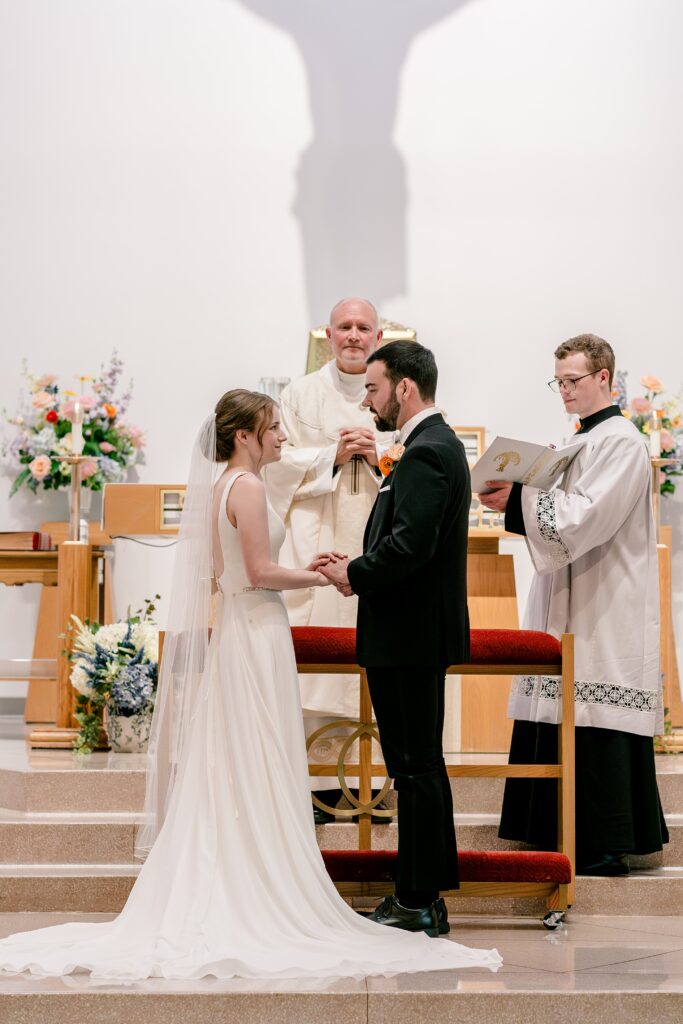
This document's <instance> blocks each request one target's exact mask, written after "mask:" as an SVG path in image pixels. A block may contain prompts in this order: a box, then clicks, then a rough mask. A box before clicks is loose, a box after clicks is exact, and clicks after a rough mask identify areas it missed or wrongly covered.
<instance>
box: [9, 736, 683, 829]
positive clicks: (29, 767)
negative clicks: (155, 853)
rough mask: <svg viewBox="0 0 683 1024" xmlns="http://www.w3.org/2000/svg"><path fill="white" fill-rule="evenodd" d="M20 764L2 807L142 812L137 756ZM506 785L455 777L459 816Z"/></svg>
mask: <svg viewBox="0 0 683 1024" xmlns="http://www.w3.org/2000/svg"><path fill="white" fill-rule="evenodd" d="M22 747H23V744H22ZM22 753H23V751H22ZM42 754H45V755H48V756H46V757H41V755H42ZM497 758H498V759H499V760H502V761H504V760H505V758H504V757H501V756H500V755H497ZM461 759H462V760H464V757H463V758H461ZM480 759H481V758H480ZM16 760H17V762H18V763H17V764H16V765H14V764H12V763H11V762H9V763H8V760H7V759H5V760H4V761H0V807H4V808H8V809H10V810H16V811H36V812H58V811H70V812H125V811H128V812H136V811H140V810H141V809H142V804H143V799H144V789H145V777H144V767H143V760H142V759H141V758H140V757H139V756H137V755H129V754H93V755H92V756H91V757H90V758H88V759H85V760H84V762H83V763H80V762H78V761H76V759H75V758H74V757H73V755H71V754H69V753H68V752H66V751H33V752H31V753H30V754H29V755H28V756H26V755H23V757H21V758H20V757H17V758H16ZM656 761H657V780H658V784H659V792H660V795H661V799H662V806H663V808H664V813H665V814H667V815H668V814H683V755H680V754H679V755H664V754H663V755H659V756H658V757H657V759H656ZM503 785H504V782H503V780H502V779H487V778H472V779H453V780H452V787H453V799H454V805H455V810H456V813H458V814H496V813H499V812H500V807H501V803H502V797H503Z"/></svg>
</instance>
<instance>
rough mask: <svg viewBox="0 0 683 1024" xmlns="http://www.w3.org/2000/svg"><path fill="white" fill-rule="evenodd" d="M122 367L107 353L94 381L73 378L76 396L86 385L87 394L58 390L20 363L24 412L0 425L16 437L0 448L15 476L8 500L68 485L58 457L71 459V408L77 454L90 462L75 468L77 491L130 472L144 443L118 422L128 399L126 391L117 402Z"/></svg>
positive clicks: (52, 378)
mask: <svg viewBox="0 0 683 1024" xmlns="http://www.w3.org/2000/svg"><path fill="white" fill-rule="evenodd" d="M122 372H123V363H122V361H121V360H120V359H119V357H118V355H117V354H116V350H114V352H113V353H112V357H111V360H110V363H109V367H108V368H106V369H105V367H104V366H102V368H101V371H100V375H99V377H96V378H93V377H79V378H78V379H79V381H80V386H81V390H82V391H83V390H84V388H85V386H86V384H90V385H91V391H92V394H86V393H83V394H77V393H76V392H75V391H67V390H60V388H59V385H58V384H57V378H56V377H55V376H54V375H53V374H51V373H47V374H43V376H42V377H36V376H35V375H34V374H32V373H31V372H30V371H29V370H28V368H27V366H26V363H25V362H24V363H23V366H22V376H23V377H24V379H25V380H26V382H27V385H28V389H29V393H30V407H24V408H23V409H22V410H21V411H20V413H19V414H18V415H16V416H11V417H10V416H8V415H7V413H6V412H5V419H6V420H7V422H8V423H10V424H11V425H12V426H13V427H16V434H15V436H14V437H13V439H12V440H11V441H9V442H7V441H6V442H5V443H4V444H3V455H4V456H5V457H6V458H8V461H9V462H10V464H11V465H13V466H14V467H15V468H18V469H19V473H18V475H17V477H16V478H15V480H14V483H13V484H12V488H11V490H10V497H11V496H12V495H13V494H16V493H17V491H18V490H19V489H20V488H21V487H23V486H26V487H28V489H29V490H31V491H33V493H34V494H35V493H36V492H37V490H38V488H39V487H42V488H43V489H44V490H47V491H49V490H60V489H62V488H65V487H67V486H68V485H69V483H70V481H71V466H70V465H69V464H68V463H67V462H64V457H65V456H67V455H70V454H71V448H72V436H71V417H72V416H73V413H74V402H75V401H76V400H78V402H79V403H80V405H81V408H82V409H83V438H84V441H85V444H84V447H83V454H84V455H85V456H90V457H89V458H86V461H85V462H84V463H82V465H81V480H82V486H83V487H87V488H89V489H90V490H92V491H100V490H102V488H103V486H104V484H105V483H108V482H109V481H112V482H119V481H121V480H123V479H124V478H125V476H126V472H127V470H128V469H130V468H131V466H133V465H135V463H136V462H137V461H138V460H140V457H141V456H140V453H141V450H142V448H143V447H144V443H145V441H144V437H143V434H142V431H141V430H140V428H139V427H134V426H129V425H127V424H126V423H125V422H124V421H123V418H122V417H123V416H124V414H125V412H126V410H127V408H128V404H129V402H130V397H131V388H132V382H131V384H130V385H129V387H128V390H127V391H126V392H125V393H124V394H122V395H120V396H118V397H117V392H118V389H119V384H120V379H121V374H122Z"/></svg>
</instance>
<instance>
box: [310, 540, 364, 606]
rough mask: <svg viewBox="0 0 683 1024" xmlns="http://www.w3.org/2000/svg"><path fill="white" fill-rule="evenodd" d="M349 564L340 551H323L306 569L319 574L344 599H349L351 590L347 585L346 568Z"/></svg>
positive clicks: (347, 557) (348, 584) (347, 558)
mask: <svg viewBox="0 0 683 1024" xmlns="http://www.w3.org/2000/svg"><path fill="white" fill-rule="evenodd" d="M348 564H349V556H348V555H343V554H342V553H341V551H323V552H321V553H320V554H318V555H316V556H315V558H314V559H313V561H312V562H311V564H310V565H307V566H306V568H307V569H309V570H310V571H311V572H319V573H322V575H323V576H324V577H325V578H326V579H327V580H328V582H329V583H331V584H333V585H334V586H335V587H336V588H337V590H338V591H339V593H340V594H343V595H344V597H351V595H352V594H353V590H352V589H351V584H350V583H349V577H348V575H347V572H346V567H347V565H348Z"/></svg>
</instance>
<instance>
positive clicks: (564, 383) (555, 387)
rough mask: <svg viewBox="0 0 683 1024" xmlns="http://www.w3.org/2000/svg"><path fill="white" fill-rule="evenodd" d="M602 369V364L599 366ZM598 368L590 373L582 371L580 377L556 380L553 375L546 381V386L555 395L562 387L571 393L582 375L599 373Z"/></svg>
mask: <svg viewBox="0 0 683 1024" xmlns="http://www.w3.org/2000/svg"><path fill="white" fill-rule="evenodd" d="M604 369H605V367H604V366H601V367H600V370H604ZM600 370H591V372H590V373H582V374H581V376H580V377H563V378H562V379H561V380H558V379H557V377H553V379H552V380H549V381H548V387H549V388H550V390H551V391H554V392H555V394H556V395H559V393H560V391H561V390H562V389H563V388H564V390H565V391H566V392H567V394H568V395H573V394H574V392H575V391H576V384H577V382H578V381H580V380H583V378H584V377H592V376H593V375H594V374H595V373H600Z"/></svg>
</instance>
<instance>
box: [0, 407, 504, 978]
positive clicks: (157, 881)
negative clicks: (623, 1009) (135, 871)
mask: <svg viewBox="0 0 683 1024" xmlns="http://www.w3.org/2000/svg"><path fill="white" fill-rule="evenodd" d="M284 440H285V437H284V435H283V433H282V431H281V429H280V424H279V422H278V408H277V406H276V405H275V404H274V403H273V402H272V400H271V399H269V398H268V397H266V396H265V395H260V394H256V393H253V392H250V391H244V390H235V391H229V392H228V393H227V394H225V395H224V396H223V397H222V398H221V399H220V401H219V402H218V404H217V405H216V409H215V413H214V414H212V415H211V416H209V418H208V419H207V420H206V421H205V423H204V424H203V425H202V428H201V430H200V433H199V436H198V438H197V440H196V442H195V445H194V449H193V456H192V464H191V469H190V477H189V482H188V489H187V495H186V501H185V508H184V511H183V517H182V523H181V528H180V540H179V544H178V547H177V549H176V561H175V568H174V580H173V589H172V593H171V608H170V614H169V628H168V632H167V638H166V644H165V650H164V656H163V660H162V671H161V678H160V682H159V689H158V693H157V700H156V705H155V709H154V719H153V724H152V735H151V738H150V751H149V762H150V764H149V770H148V775H147V789H146V797H145V809H144V814H143V822H142V825H141V828H140V830H139V833H138V839H137V851H136V852H137V853H138V855H142V856H144V855H145V854H148V856H147V859H146V861H145V863H144V865H143V866H142V869H141V871H140V874H139V876H138V878H137V881H136V883H135V885H134V887H133V889H132V891H131V894H130V896H129V898H128V901H127V903H126V905H125V907H124V908H123V911H122V912H121V914H120V915H119V916H118V917H117V918H116V919H115V920H113V921H111V922H106V923H101V924H63V925H57V926H55V927H51V928H45V929H43V930H40V931H33V932H24V933H21V934H17V935H11V936H9V938H7V939H4V940H3V941H0V969H2V970H4V971H9V972H22V971H30V972H31V973H33V974H37V975H61V974H69V973H71V972H76V971H79V972H80V971H86V972H90V974H91V975H92V976H93V977H97V978H109V979H116V980H121V981H130V980H137V979H144V978H150V977H161V978H200V977H203V976H205V975H213V976H215V977H218V978H231V977H240V978H251V979H259V978H307V977H308V978H334V977H356V978H358V977H363V976H366V975H373V974H374V975H387V974H393V973H398V972H403V971H431V970H443V969H449V968H459V967H490V968H492V969H496V968H497V966H498V965H499V964H500V962H501V959H500V956H499V955H498V953H497V952H496V951H495V950H474V949H468V948H467V947H465V946H461V945H459V944H458V943H456V942H453V941H450V940H448V939H435V938H428V937H427V936H426V935H425V934H423V933H409V932H405V931H398V930H395V929H392V928H387V927H385V926H383V925H379V924H375V923H373V922H371V921H368V920H367V919H365V918H363V917H361V916H359V915H358V914H357V913H356V912H355V911H353V910H352V909H351V908H350V907H349V906H348V905H347V904H346V903H345V902H344V900H343V899H342V898H341V896H339V894H338V893H337V891H336V889H335V887H334V885H333V883H332V881H331V880H330V878H329V876H328V875H327V872H326V870H325V867H324V864H323V860H322V857H321V855H320V852H319V850H318V846H317V843H316V838H315V829H314V825H313V819H312V815H311V803H310V796H309V787H308V764H307V760H306V752H305V742H304V730H303V723H302V716H301V706H300V701H299V689H298V681H297V672H296V663H295V659H294V651H293V647H292V640H291V632H290V626H289V622H288V620H287V613H286V611H285V606H284V603H283V601H282V596H281V593H280V591H282V590H285V589H297V588H303V587H318V586H327V585H328V580H327V579H326V578H325V577H324V576H323V574H322V573H321V572H319V571H318V570H319V566H320V565H322V564H324V561H325V558H324V556H318V558H317V559H316V560H314V561H313V562H312V563H311V565H310V566H309V567H308V568H307V569H299V570H294V569H285V568H281V567H280V566H279V565H278V564H277V555H278V550H279V547H280V545H281V544H282V541H283V539H284V534H285V531H284V525H283V523H282V521H281V520H280V519H279V518H278V517H277V515H276V514H275V512H274V511H273V509H272V508H271V506H270V505H269V504H268V500H267V497H266V492H265V488H264V485H263V483H262V482H261V480H260V478H259V475H258V474H259V469H260V468H261V467H262V466H264V465H266V464H267V463H269V462H275V461H277V460H278V459H279V458H280V448H281V445H282V443H283V441H284ZM212 591H213V592H214V595H213V628H212V630H211V631H210V638H209V630H208V629H207V626H208V623H209V621H210V615H211V602H212Z"/></svg>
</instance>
